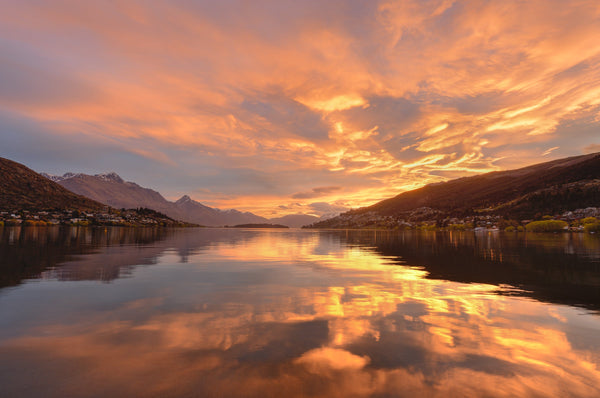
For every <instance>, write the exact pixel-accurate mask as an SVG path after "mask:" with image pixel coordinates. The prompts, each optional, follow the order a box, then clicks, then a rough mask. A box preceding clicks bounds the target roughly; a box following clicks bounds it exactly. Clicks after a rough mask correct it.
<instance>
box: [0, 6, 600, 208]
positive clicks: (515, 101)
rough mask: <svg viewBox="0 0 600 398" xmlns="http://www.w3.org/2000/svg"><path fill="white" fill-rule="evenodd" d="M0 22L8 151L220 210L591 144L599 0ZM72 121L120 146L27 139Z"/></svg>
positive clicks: (138, 10) (110, 13)
mask: <svg viewBox="0 0 600 398" xmlns="http://www.w3.org/2000/svg"><path fill="white" fill-rule="evenodd" d="M0 24H1V25H2V26H3V29H2V33H1V36H0V59H1V61H2V62H0V110H1V111H2V112H4V113H7V114H10V115H13V116H14V117H13V118H12V119H11V121H10V122H9V121H6V119H3V120H2V121H1V122H0V129H1V132H2V134H0V148H5V149H4V152H3V153H2V155H3V156H7V157H13V158H15V160H19V161H22V162H25V163H30V162H34V163H35V164H36V165H37V167H43V168H45V169H47V170H50V171H60V170H58V167H57V166H56V165H57V164H61V162H66V164H68V165H69V166H68V167H69V169H70V170H73V169H74V167H73V166H77V164H79V165H80V166H79V167H80V168H84V167H89V165H90V164H97V165H99V168H101V169H103V170H106V169H115V168H117V169H118V170H117V171H118V172H119V173H120V174H124V175H126V176H127V177H128V179H130V180H134V181H139V182H145V181H146V182H148V181H150V180H151V178H150V176H148V175H147V174H148V170H152V172H153V174H156V175H159V176H160V178H159V180H158V181H155V183H153V184H152V186H153V187H154V188H156V189H159V190H161V191H163V192H164V193H165V195H167V196H174V195H176V194H179V193H181V192H182V191H183V190H187V192H194V191H196V192H198V196H197V197H196V199H198V200H205V199H206V200H211V201H213V202H212V204H214V205H218V206H219V207H238V208H244V209H253V210H255V211H258V212H260V211H264V212H266V211H267V210H269V211H270V210H272V209H273V208H277V206H278V205H279V204H281V203H282V199H284V198H295V199H298V200H299V201H302V205H304V206H308V205H309V204H310V201H311V199H314V198H319V200H320V201H321V200H324V201H327V202H328V203H332V202H333V201H335V200H336V199H338V198H339V196H340V195H341V194H342V192H343V198H344V200H346V201H348V202H349V203H350V202H351V205H352V206H359V205H365V204H369V203H373V202H374V201H376V200H379V199H383V198H385V197H389V196H392V195H394V194H397V193H399V192H401V191H403V190H405V189H410V188H414V187H417V186H420V185H423V184H426V183H429V182H434V181H441V180H443V179H445V178H448V177H450V176H459V175H467V174H474V173H478V172H486V171H490V170H496V169H500V168H503V167H517V166H522V165H525V164H527V163H530V162H535V161H538V160H541V158H542V157H544V156H547V155H549V154H550V153H553V152H552V151H554V150H556V149H558V148H560V153H561V154H563V153H565V154H577V153H579V152H586V151H587V152H590V151H593V150H594V149H593V148H595V145H598V144H597V131H598V128H600V116H598V115H600V39H599V38H600V5H599V4H598V2H597V1H585V0H582V1H577V2H568V3H565V2H563V1H558V0H537V1H528V2H525V3H523V2H520V1H503V2H486V1H465V2H452V1H443V0H439V1H437V0H432V1H425V2H424V1H421V0H408V1H402V2H396V1H387V0H381V1H368V2H360V1H359V2H345V1H331V2H326V3H323V2H317V1H302V2H297V1H287V0H284V1H272V2H269V1H265V2H260V4H259V5H255V6H252V7H250V6H248V3H247V2H244V1H230V2H214V1H198V2H193V3H189V2H180V1H174V2H168V3H165V2H145V1H144V2H142V1H128V2H118V3H101V2H73V1H56V2H52V3H49V2H13V3H12V4H11V5H10V6H7V7H5V8H4V9H3V12H2V14H1V15H0ZM16 120H18V121H20V122H18V123H17V124H18V125H15V121H16ZM19 123H20V124H19ZM26 125H27V126H30V125H36V126H38V129H37V131H35V132H34V131H32V130H31V129H29V128H25V127H24V126H26ZM594 126H596V128H594ZM15 129H16V130H19V131H23V134H20V135H18V137H16V138H14V137H13V136H14V134H11V132H12V131H16V130H15ZM82 134H84V136H85V140H84V141H85V142H89V146H90V147H91V148H93V147H94V146H95V145H101V146H103V147H104V146H107V147H110V148H112V149H111V151H113V152H114V153H121V154H131V155H130V157H127V156H119V157H117V159H115V156H106V153H102V152H100V151H87V152H90V153H92V154H93V155H92V157H93V159H90V157H87V159H86V160H85V161H82V160H79V161H77V160H76V159H78V155H77V154H76V153H73V155H72V158H71V159H68V155H64V154H63V153H61V154H60V155H58V152H56V156H54V157H52V156H50V155H48V156H45V157H44V159H46V160H44V162H42V161H41V160H40V158H39V157H38V155H37V154H36V153H37V152H36V151H37V150H36V149H35V148H33V147H31V146H30V145H29V143H30V142H31V141H35V138H34V137H37V136H40V135H41V136H43V137H44V138H45V139H48V140H51V141H52V140H54V141H55V142H56V145H58V146H59V147H62V148H65V149H68V148H69V146H70V145H71V143H72V142H76V141H78V140H79V141H81V139H79V138H77V137H81V135H82ZM9 135H10V136H11V137H13V138H14V139H12V138H11V142H10V143H9V142H8V140H9V138H7V137H9ZM574 136H576V137H577V138H576V139H573V137H574ZM107 143H109V144H107ZM8 148H10V151H9V150H8ZM547 148H550V149H547ZM63 152H67V153H68V152H69V151H68V150H67V151H63ZM73 152H75V151H73ZM65 156H66V157H65ZM140 159H142V160H140ZM78 162H79V163H78ZM148 162H152V163H154V165H153V166H152V167H150V168H149V167H148ZM115 166H116V167H115ZM65 167H66V166H65ZM65 171H66V170H65ZM98 171H102V170H98ZM315 186H318V187H334V186H335V187H343V190H342V189H340V190H333V191H329V192H319V191H316V190H315V189H313V187H315ZM202 189H206V190H207V191H208V192H219V193H220V196H213V197H208V196H206V197H203V196H202V194H201V190H202ZM219 198H228V199H219ZM259 200H261V201H264V202H263V203H264V205H263V207H261V206H259V205H257V204H256V203H257V201H259ZM261 209H262V210H261ZM281 211H282V212H285V211H286V210H285V209H281ZM290 211H292V210H291V209H290ZM294 211H295V210H294Z"/></svg>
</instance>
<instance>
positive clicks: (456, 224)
mask: <svg viewBox="0 0 600 398" xmlns="http://www.w3.org/2000/svg"><path fill="white" fill-rule="evenodd" d="M599 217H600V208H599V207H587V208H584V209H576V210H573V211H566V212H564V213H562V214H557V215H554V216H550V215H538V216H537V217H536V219H534V220H512V219H506V218H504V217H502V216H499V215H472V216H467V217H464V218H458V217H443V216H442V215H441V213H440V212H439V211H437V210H435V209H431V208H428V207H423V208H419V209H417V210H415V211H413V212H411V214H410V215H409V216H395V215H392V216H385V215H381V214H378V213H376V212H373V211H371V212H366V213H361V214H352V213H351V212H349V213H346V214H342V215H340V216H338V217H336V218H335V219H332V220H327V221H324V222H321V223H320V224H322V225H321V227H325V228H336V229H339V228H352V229H365V228H369V229H394V230H396V229H401V230H404V229H417V230H428V231H431V230H448V231H471V230H472V231H488V230H490V231H499V230H502V231H506V232H513V231H517V232H520V231H531V232H558V231H573V232H590V233H596V232H600V220H599ZM323 224H324V225H323ZM310 227H311V225H308V226H307V228H310Z"/></svg>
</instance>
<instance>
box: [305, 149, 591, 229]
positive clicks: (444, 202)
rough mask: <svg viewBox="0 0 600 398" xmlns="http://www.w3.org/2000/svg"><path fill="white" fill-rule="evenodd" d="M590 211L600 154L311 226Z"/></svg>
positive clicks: (418, 193)
mask: <svg viewBox="0 0 600 398" xmlns="http://www.w3.org/2000/svg"><path fill="white" fill-rule="evenodd" d="M591 206H593V207H600V153H594V154H590V155H583V156H576V157H570V158H565V159H559V160H554V161H551V162H546V163H540V164H536V165H533V166H528V167H524V168H521V169H517V170H508V171H499V172H492V173H487V174H482V175H478V176H473V177H464V178H459V179H456V180H451V181H448V182H444V183H438V184H431V185H427V186H424V187H422V188H419V189H415V190H413V191H409V192H404V193H402V194H400V195H397V196H395V197H393V198H390V199H386V200H383V201H381V202H379V203H376V204H374V205H372V206H369V207H365V208H361V209H357V210H353V211H350V212H347V213H344V215H343V216H339V217H336V218H334V219H331V220H326V221H323V222H320V223H317V224H315V225H314V226H315V227H331V226H333V225H336V226H341V224H343V223H340V220H341V219H344V218H346V219H348V218H352V217H360V216H363V215H365V214H375V215H379V216H394V217H402V218H404V219H413V220H416V219H419V217H420V218H421V219H431V218H437V219H439V218H442V217H465V216H469V215H473V214H476V215H482V214H489V215H497V216H503V217H507V218H514V219H524V218H533V217H535V216H536V215H540V214H542V215H543V214H556V213H559V212H564V211H568V210H574V209H578V208H585V207H591ZM340 217H341V218H340Z"/></svg>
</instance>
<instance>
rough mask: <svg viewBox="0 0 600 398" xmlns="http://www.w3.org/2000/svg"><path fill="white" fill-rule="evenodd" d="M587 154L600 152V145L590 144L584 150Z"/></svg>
mask: <svg viewBox="0 0 600 398" xmlns="http://www.w3.org/2000/svg"><path fill="white" fill-rule="evenodd" d="M583 150H584V152H585V153H594V152H600V144H590V145H588V146H586V147H585V148H583Z"/></svg>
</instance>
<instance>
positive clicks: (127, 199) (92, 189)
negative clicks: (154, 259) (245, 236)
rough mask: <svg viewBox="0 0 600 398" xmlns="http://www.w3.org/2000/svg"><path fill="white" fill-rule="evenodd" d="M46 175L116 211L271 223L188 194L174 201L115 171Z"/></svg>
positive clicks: (212, 222) (205, 221) (208, 221)
mask: <svg viewBox="0 0 600 398" xmlns="http://www.w3.org/2000/svg"><path fill="white" fill-rule="evenodd" d="M42 175H44V176H45V177H46V178H48V179H50V180H52V181H56V182H57V183H58V184H60V185H61V186H63V187H65V188H67V189H68V190H70V191H72V192H74V193H76V194H79V195H84V196H86V197H88V198H92V199H94V200H96V201H98V202H101V203H105V204H107V205H109V206H112V207H116V208H126V209H128V208H139V207H144V208H149V209H153V210H156V211H158V212H161V213H164V214H166V215H168V216H169V217H172V218H175V219H178V220H184V221H187V222H192V223H198V224H201V225H206V226H224V225H237V224H257V223H258V224H260V223H266V222H269V220H268V219H266V218H264V217H260V216H257V215H256V214H253V213H249V212H241V211H238V210H235V209H232V210H220V209H216V208H213V207H209V206H205V205H203V204H202V203H200V202H197V201H195V200H193V199H192V198H190V197H189V196H188V195H184V196H182V197H181V198H180V199H179V200H177V201H176V202H171V201H168V200H167V199H165V198H164V197H163V196H162V195H161V194H160V193H158V192H157V191H155V190H153V189H150V188H144V187H142V186H140V185H138V184H136V183H135V182H129V181H125V180H123V179H122V178H121V177H120V176H119V175H118V174H117V173H114V172H110V173H104V174H95V175H88V174H83V173H66V174H64V175H62V176H54V175H50V174H45V173H43V174H42Z"/></svg>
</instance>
